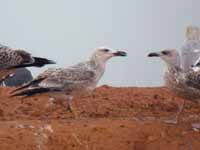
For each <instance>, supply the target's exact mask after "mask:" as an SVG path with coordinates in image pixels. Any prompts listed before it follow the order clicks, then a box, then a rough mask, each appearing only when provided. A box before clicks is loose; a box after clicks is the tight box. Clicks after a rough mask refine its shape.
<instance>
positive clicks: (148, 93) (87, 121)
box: [0, 86, 200, 150]
mask: <svg viewBox="0 0 200 150" xmlns="http://www.w3.org/2000/svg"><path fill="white" fill-rule="evenodd" d="M11 90H12V89H9V88H0V150H111V149H112V150H160V149H161V150H169V149H170V150H199V149H200V125H199V124H198V123H200V115H199V114H200V109H199V108H200V106H199V105H197V104H195V103H191V102H189V101H186V104H185V109H184V110H183V112H182V113H181V114H180V117H179V119H178V123H177V124H174V123H173V121H174V118H175V115H176V113H177V111H178V106H179V105H181V104H182V103H183V100H182V99H180V98H177V97H174V96H173V95H172V94H171V93H170V92H169V91H168V90H167V89H166V88H164V87H158V88H136V87H131V88H113V87H108V86H102V87H100V88H98V89H97V90H96V91H95V92H94V93H93V94H92V95H90V96H84V97H81V98H80V97H79V98H78V97H77V98H76V99H75V100H74V103H73V106H74V108H76V112H77V115H76V117H75V115H74V114H72V113H70V112H68V111H67V110H66V107H67V103H66V102H65V101H62V98H60V99H57V101H56V102H55V103H52V102H50V101H49V97H48V95H38V96H34V97H32V98H10V97H9V92H10V91H11ZM194 126H195V128H194Z"/></svg>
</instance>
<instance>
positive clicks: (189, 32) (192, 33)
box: [186, 26, 200, 40]
mask: <svg viewBox="0 0 200 150" xmlns="http://www.w3.org/2000/svg"><path fill="white" fill-rule="evenodd" d="M186 38H187V40H200V28H199V27H196V26H188V27H187V29H186Z"/></svg>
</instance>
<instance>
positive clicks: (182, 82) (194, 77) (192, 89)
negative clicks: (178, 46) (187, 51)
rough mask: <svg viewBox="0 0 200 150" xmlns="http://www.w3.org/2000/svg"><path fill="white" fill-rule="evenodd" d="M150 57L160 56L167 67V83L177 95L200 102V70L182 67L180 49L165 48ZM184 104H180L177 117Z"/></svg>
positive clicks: (165, 76)
mask: <svg viewBox="0 0 200 150" xmlns="http://www.w3.org/2000/svg"><path fill="white" fill-rule="evenodd" d="M148 56H149V57H160V58H161V59H162V60H163V61H164V62H165V64H166V65H167V69H166V72H165V75H164V80H165V85H166V86H167V87H168V88H169V89H170V90H171V91H172V92H173V93H174V94H175V95H177V96H179V97H182V98H184V99H186V100H190V101H193V102H200V72H199V71H194V70H193V69H192V68H191V67H190V69H189V70H188V71H184V69H182V67H181V60H180V55H179V53H178V51H176V50H163V51H161V52H153V53H150V54H149V55H148ZM183 107H184V104H183V105H181V106H179V112H178V113H177V116H176V119H177V117H178V115H179V114H180V112H181V111H182V109H183Z"/></svg>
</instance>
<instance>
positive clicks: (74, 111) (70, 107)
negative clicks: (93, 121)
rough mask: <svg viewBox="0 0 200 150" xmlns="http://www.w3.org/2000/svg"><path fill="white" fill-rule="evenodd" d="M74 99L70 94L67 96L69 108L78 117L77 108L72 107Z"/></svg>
mask: <svg viewBox="0 0 200 150" xmlns="http://www.w3.org/2000/svg"><path fill="white" fill-rule="evenodd" d="M72 101H73V96H71V95H70V96H68V97H67V102H68V107H67V110H68V111H70V112H71V113H72V114H73V115H74V117H75V118H77V113H76V110H75V109H74V108H73V107H72Z"/></svg>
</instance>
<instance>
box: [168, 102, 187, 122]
mask: <svg viewBox="0 0 200 150" xmlns="http://www.w3.org/2000/svg"><path fill="white" fill-rule="evenodd" d="M184 107H185V100H184V99H183V103H182V104H180V105H178V112H177V113H176V115H175V117H174V119H172V120H165V123H169V124H177V123H178V120H179V117H180V114H181V113H182V112H183V110H184Z"/></svg>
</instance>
